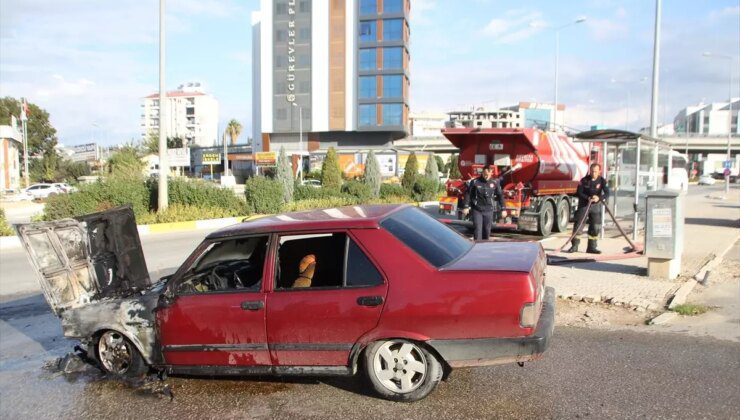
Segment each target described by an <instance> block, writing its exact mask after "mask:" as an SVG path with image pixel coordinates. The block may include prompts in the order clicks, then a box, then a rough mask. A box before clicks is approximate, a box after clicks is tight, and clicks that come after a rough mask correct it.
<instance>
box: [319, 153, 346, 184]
mask: <svg viewBox="0 0 740 420" xmlns="http://www.w3.org/2000/svg"><path fill="white" fill-rule="evenodd" d="M321 185H322V186H323V187H324V188H327V189H329V190H333V191H339V189H340V188H342V170H341V169H339V158H337V151H336V150H334V148H333V147H330V148H329V150H327V151H326V159H324V163H323V164H322V165H321Z"/></svg>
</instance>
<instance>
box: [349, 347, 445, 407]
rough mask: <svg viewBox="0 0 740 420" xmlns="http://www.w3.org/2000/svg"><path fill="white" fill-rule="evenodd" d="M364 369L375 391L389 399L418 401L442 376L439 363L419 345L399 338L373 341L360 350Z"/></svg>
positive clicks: (427, 393) (432, 388)
mask: <svg viewBox="0 0 740 420" xmlns="http://www.w3.org/2000/svg"><path fill="white" fill-rule="evenodd" d="M364 356H365V357H364V362H365V363H364V365H365V373H366V375H367V378H368V380H369V381H370V384H371V385H372V387H373V389H375V392H377V393H378V394H379V395H380V396H381V397H383V398H385V399H388V400H392V401H406V402H411V401H418V400H420V399H422V398H424V397H426V396H427V395H429V393H430V392H432V390H434V388H435V387H436V386H437V384H438V383H439V381H440V380H441V379H442V373H443V370H442V365H441V364H440V362H439V360H437V358H436V357H435V356H434V355H433V354H432V353H431V352H429V351H428V350H427V349H426V348H424V347H423V346H421V345H419V344H417V343H414V342H411V341H408V340H402V339H390V340H383V341H377V342H375V343H373V344H371V345H369V346H368V347H367V349H366V351H365V353H364Z"/></svg>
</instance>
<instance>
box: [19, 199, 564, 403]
mask: <svg viewBox="0 0 740 420" xmlns="http://www.w3.org/2000/svg"><path fill="white" fill-rule="evenodd" d="M18 234H19V236H20V239H21V241H22V243H23V244H24V247H25V249H26V252H27V254H28V256H29V259H30V261H31V262H32V264H33V267H34V268H35V270H36V273H37V275H38V277H39V280H40V283H41V289H42V290H43V293H44V296H45V298H46V300H47V302H48V303H49V305H50V306H51V308H52V310H53V312H54V313H55V314H56V315H57V316H58V317H60V318H61V320H62V330H63V332H64V335H65V336H66V337H70V338H74V339H78V340H80V341H81V342H82V343H83V345H84V346H85V348H86V349H87V352H88V355H89V357H91V358H93V359H95V360H97V361H99V364H100V366H101V368H102V369H103V370H105V371H107V372H109V373H113V374H120V375H130V376H133V375H141V374H143V373H145V372H147V371H148V370H149V369H154V370H157V371H160V372H167V373H169V374H187V375H206V376H213V375H252V374H255V375H265V374H275V375H354V374H355V373H356V372H357V371H358V370H362V371H363V373H364V374H365V376H366V379H367V380H368V383H369V384H370V386H371V387H372V388H373V389H374V390H375V391H376V392H377V393H378V394H379V395H380V396H382V397H384V398H387V399H390V400H397V401H414V400H418V399H421V398H424V397H425V396H426V395H428V394H429V393H430V392H431V391H432V390H433V389H434V388H435V386H436V385H437V383H438V382H439V381H440V380H441V379H443V378H446V377H447V375H449V373H450V371H451V370H452V369H457V368H461V367H469V366H485V365H494V364H500V363H514V362H519V363H523V362H527V361H530V360H535V359H538V358H540V357H541V355H542V354H543V352H544V351H545V350H546V349H547V347H548V344H549V342H550V337H551V335H552V334H553V323H554V296H555V295H554V291H553V289H552V288H550V287H545V277H544V276H545V266H546V261H545V255H544V252H543V249H542V247H541V246H540V244H539V243H535V242H532V243H524V242H507V243H501V242H472V241H470V240H468V239H467V238H465V237H463V236H461V235H459V234H458V233H457V232H455V231H453V230H452V229H450V228H449V227H447V226H445V225H443V224H442V223H440V222H438V221H437V220H435V219H433V218H432V217H430V216H429V215H427V214H426V213H424V212H423V211H421V210H419V209H417V208H415V207H410V206H408V205H376V206H355V207H345V208H333V209H325V210H313V211H308V212H300V213H287V214H282V215H276V216H271V217H264V218H260V219H255V220H252V221H249V222H244V223H240V224H236V225H233V226H231V227H227V228H224V229H222V230H219V231H216V232H214V233H211V234H210V235H208V236H207V237H206V238H205V240H204V241H203V242H202V243H201V244H200V245H199V246H198V247H197V248H196V249H195V251H194V252H193V253H192V254H191V255H190V256H189V257H188V258H187V259H186V260H185V262H184V263H183V265H182V266H181V267H180V268H179V269H178V270H177V271H176V272H175V273H174V274H173V275H172V276H168V277H165V278H162V279H160V280H159V281H152V279H150V277H149V274H148V271H147V266H146V262H145V260H144V254H143V252H142V249H141V243H140V241H139V236H138V233H137V230H136V223H135V220H134V216H133V212H132V210H131V208H130V207H122V208H117V209H113V210H109V211H105V212H101V213H96V214H91V215H88V216H83V217H80V218H78V219H64V220H59V221H54V222H42V223H35V224H28V225H22V226H20V228H19V231H18Z"/></svg>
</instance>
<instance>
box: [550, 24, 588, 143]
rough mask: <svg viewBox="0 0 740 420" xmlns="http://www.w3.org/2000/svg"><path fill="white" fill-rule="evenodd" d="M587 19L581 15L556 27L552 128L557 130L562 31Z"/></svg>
mask: <svg viewBox="0 0 740 420" xmlns="http://www.w3.org/2000/svg"><path fill="white" fill-rule="evenodd" d="M585 20H586V18H585V17H579V18H578V19H576V20H575V21H573V22H569V23H566V24H565V25H561V26H558V27H557V28H555V109H554V110H553V113H552V124H551V130H552V131H555V130H556V124H557V121H558V71H559V67H560V31H561V30H563V29H565V28H567V27H568V26H572V25H575V24H578V23H581V22H584V21H585Z"/></svg>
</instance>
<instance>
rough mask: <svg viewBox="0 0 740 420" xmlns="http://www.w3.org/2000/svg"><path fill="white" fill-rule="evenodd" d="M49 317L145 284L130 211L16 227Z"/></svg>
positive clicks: (120, 209)
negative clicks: (49, 307)
mask: <svg viewBox="0 0 740 420" xmlns="http://www.w3.org/2000/svg"><path fill="white" fill-rule="evenodd" d="M16 230H17V233H18V237H19V238H20V240H21V242H22V243H23V247H24V248H25V251H26V254H27V255H28V258H29V260H30V261H31V264H32V265H33V267H34V268H35V270H36V273H37V275H38V278H39V282H40V284H41V290H42V291H43V293H44V297H45V298H46V301H47V302H48V303H49V305H50V306H51V308H52V310H53V311H54V313H55V314H57V315H59V313H60V312H61V311H63V310H64V309H67V308H71V307H79V306H82V305H85V304H87V303H90V302H93V301H98V300H101V299H104V298H108V297H122V296H129V295H131V294H133V293H136V292H138V291H141V290H144V289H146V288H148V287H149V286H150V285H151V279H150V278H149V271H148V270H147V267H146V261H145V260H144V253H143V250H142V248H141V241H140V240H139V233H138V230H137V228H136V219H135V217H134V212H133V210H132V209H131V207H130V206H124V207H117V208H114V209H111V210H106V211H103V212H100V213H94V214H89V215H85V216H81V217H78V218H75V219H62V220H56V221H52V222H40V223H31V224H24V225H17V226H16Z"/></svg>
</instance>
